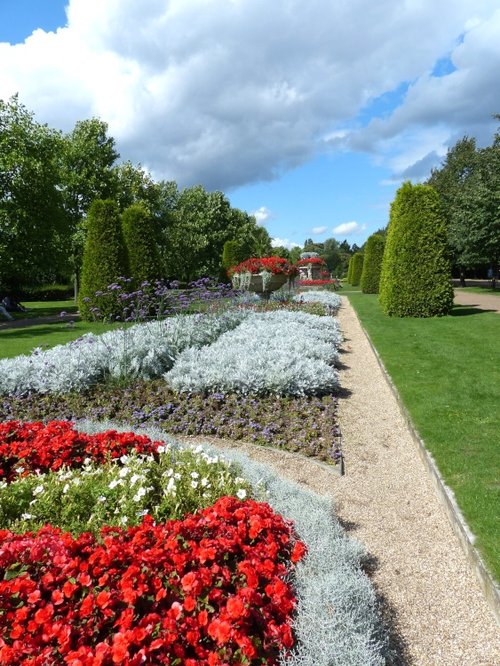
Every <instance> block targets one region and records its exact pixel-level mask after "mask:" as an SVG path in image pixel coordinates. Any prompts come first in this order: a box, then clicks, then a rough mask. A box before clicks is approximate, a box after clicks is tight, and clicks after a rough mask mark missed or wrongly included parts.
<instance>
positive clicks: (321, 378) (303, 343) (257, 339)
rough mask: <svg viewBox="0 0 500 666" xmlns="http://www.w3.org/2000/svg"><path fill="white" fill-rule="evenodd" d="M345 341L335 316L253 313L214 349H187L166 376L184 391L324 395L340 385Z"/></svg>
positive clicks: (228, 332)
mask: <svg viewBox="0 0 500 666" xmlns="http://www.w3.org/2000/svg"><path fill="white" fill-rule="evenodd" d="M341 342H342V336H341V334H340V331H339V328H338V324H337V322H336V320H334V319H333V318H331V317H321V316H319V315H311V314H306V313H304V312H292V311H287V310H278V311H275V312H260V313H259V312H254V313H251V314H250V315H249V316H248V317H247V318H246V319H245V320H244V321H243V322H242V323H241V324H240V325H239V326H238V327H236V328H234V329H232V330H231V331H227V332H226V333H224V334H223V335H221V336H220V338H218V339H217V340H216V341H215V342H214V343H213V344H211V345H209V346H207V347H204V348H203V349H193V348H191V349H186V350H185V351H184V352H182V354H180V355H179V357H178V358H177V360H176V362H175V365H174V366H173V368H172V370H170V371H169V372H168V373H166V374H165V375H164V377H165V380H166V381H167V383H168V384H169V385H170V386H171V387H172V388H173V389H175V390H176V391H181V392H187V391H193V392H203V391H210V392H214V391H221V392H228V391H231V392H237V393H242V394H247V393H255V394H265V393H274V394H279V395H293V396H301V395H314V394H321V393H326V392H329V391H331V390H332V389H334V388H336V387H337V386H338V375H337V372H336V371H335V369H334V367H333V365H334V364H335V362H336V361H337V358H338V347H339V345H340V344H341Z"/></svg>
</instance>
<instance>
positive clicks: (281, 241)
mask: <svg viewBox="0 0 500 666" xmlns="http://www.w3.org/2000/svg"><path fill="white" fill-rule="evenodd" d="M271 245H272V246H273V247H286V248H287V250H291V249H292V248H294V247H302V246H301V245H299V244H298V243H294V242H293V241H291V240H288V238H272V239H271Z"/></svg>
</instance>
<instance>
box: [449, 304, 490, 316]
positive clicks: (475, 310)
mask: <svg viewBox="0 0 500 666" xmlns="http://www.w3.org/2000/svg"><path fill="white" fill-rule="evenodd" d="M485 312H496V310H490V309H487V308H480V307H479V304H478V305H474V304H471V305H454V306H453V310H452V311H451V316H452V317H468V316H470V315H478V314H483V313H485Z"/></svg>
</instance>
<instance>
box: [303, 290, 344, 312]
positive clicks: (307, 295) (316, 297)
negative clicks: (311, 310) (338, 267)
mask: <svg viewBox="0 0 500 666" xmlns="http://www.w3.org/2000/svg"><path fill="white" fill-rule="evenodd" d="M293 300H294V301H296V302H297V303H321V304H322V305H324V306H326V307H327V308H328V310H329V311H330V312H337V310H338V309H339V307H340V304H341V300H340V296H338V295H337V294H333V293H332V292H329V291H313V290H311V291H303V292H301V293H299V294H295V296H294V297H293Z"/></svg>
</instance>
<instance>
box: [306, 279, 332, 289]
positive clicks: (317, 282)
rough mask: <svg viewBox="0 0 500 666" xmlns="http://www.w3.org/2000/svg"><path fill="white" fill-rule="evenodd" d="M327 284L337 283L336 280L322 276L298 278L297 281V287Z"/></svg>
mask: <svg viewBox="0 0 500 666" xmlns="http://www.w3.org/2000/svg"><path fill="white" fill-rule="evenodd" d="M327 284H333V285H336V284H337V280H330V279H328V278H324V279H323V278H322V279H319V280H307V279H305V280H299V281H298V286H299V287H323V286H325V285H327Z"/></svg>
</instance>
